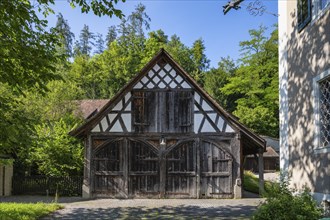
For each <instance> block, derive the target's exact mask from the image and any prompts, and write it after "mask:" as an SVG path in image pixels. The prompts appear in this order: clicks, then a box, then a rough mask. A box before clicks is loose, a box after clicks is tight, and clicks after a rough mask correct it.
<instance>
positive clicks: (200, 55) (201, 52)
mask: <svg viewBox="0 0 330 220" xmlns="http://www.w3.org/2000/svg"><path fill="white" fill-rule="evenodd" d="M191 52H192V59H193V61H194V65H195V67H194V69H195V70H194V72H193V73H192V75H193V77H194V79H195V80H196V81H197V82H198V83H199V84H200V85H203V84H204V73H205V72H206V71H207V70H208V68H209V67H210V60H209V59H207V57H206V55H205V45H204V42H203V40H202V39H201V38H200V39H198V40H196V41H195V42H194V44H193V46H192V48H191Z"/></svg>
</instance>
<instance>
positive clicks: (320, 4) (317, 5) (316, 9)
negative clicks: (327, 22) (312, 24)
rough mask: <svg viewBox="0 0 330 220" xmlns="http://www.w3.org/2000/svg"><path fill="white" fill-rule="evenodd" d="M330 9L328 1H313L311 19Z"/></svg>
mask: <svg viewBox="0 0 330 220" xmlns="http://www.w3.org/2000/svg"><path fill="white" fill-rule="evenodd" d="M329 8H330V0H313V19H317V18H318V17H319V16H321V15H322V14H323V13H324V12H325V11H326V10H327V9H329Z"/></svg>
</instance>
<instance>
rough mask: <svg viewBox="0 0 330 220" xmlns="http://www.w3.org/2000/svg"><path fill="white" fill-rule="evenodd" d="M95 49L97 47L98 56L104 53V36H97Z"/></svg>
mask: <svg viewBox="0 0 330 220" xmlns="http://www.w3.org/2000/svg"><path fill="white" fill-rule="evenodd" d="M95 47H96V51H95V53H96V54H101V53H103V51H104V40H103V36H102V34H100V33H97V34H96V41H95Z"/></svg>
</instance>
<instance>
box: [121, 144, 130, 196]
mask: <svg viewBox="0 0 330 220" xmlns="http://www.w3.org/2000/svg"><path fill="white" fill-rule="evenodd" d="M128 144H129V141H128V140H127V138H125V139H124V146H122V147H123V151H122V159H123V176H124V187H123V190H124V197H125V198H126V199H127V198H128V178H129V177H128V157H129V154H128Z"/></svg>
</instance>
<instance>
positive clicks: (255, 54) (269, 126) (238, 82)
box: [221, 26, 279, 137]
mask: <svg viewBox="0 0 330 220" xmlns="http://www.w3.org/2000/svg"><path fill="white" fill-rule="evenodd" d="M265 31H266V28H265V27H263V26H260V28H259V29H257V30H250V31H249V33H250V37H251V39H250V40H247V41H242V42H240V46H241V51H242V58H241V65H240V66H239V68H238V69H237V71H236V72H235V74H234V75H233V76H232V77H230V78H229V82H228V83H227V84H226V85H225V86H224V87H223V88H221V92H223V93H224V94H225V95H236V96H238V99H237V100H236V104H237V106H236V108H235V111H233V113H234V114H235V115H236V116H237V117H238V118H239V119H240V121H241V122H242V123H243V124H245V125H247V126H248V127H250V128H251V129H253V130H254V131H256V132H257V133H259V134H264V135H269V136H272V137H278V132H279V130H278V129H279V127H278V126H279V123H278V68H277V67H278V50H277V41H278V37H277V29H275V30H274V31H273V32H272V33H271V36H270V37H269V38H267V37H266V36H265Z"/></svg>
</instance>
